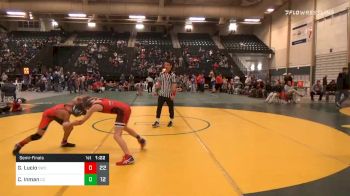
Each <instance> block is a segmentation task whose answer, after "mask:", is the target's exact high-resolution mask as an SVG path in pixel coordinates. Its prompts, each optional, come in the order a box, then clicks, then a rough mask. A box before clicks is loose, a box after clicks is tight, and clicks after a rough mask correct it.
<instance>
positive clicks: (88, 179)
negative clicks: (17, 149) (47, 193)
mask: <svg viewBox="0 0 350 196" xmlns="http://www.w3.org/2000/svg"><path fill="white" fill-rule="evenodd" d="M108 184H109V155H108V154H20V155H17V156H16V185H24V186H25V185H31V186H32V185H34V186H35V185H38V186H41V185H60V186H61V185H75V186H84V185H108Z"/></svg>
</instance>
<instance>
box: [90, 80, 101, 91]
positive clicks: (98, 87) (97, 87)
mask: <svg viewBox="0 0 350 196" xmlns="http://www.w3.org/2000/svg"><path fill="white" fill-rule="evenodd" d="M92 90H93V91H94V92H95V93H100V92H101V93H102V92H103V83H102V82H101V81H97V82H94V83H93V84H92Z"/></svg>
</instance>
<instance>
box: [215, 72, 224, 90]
mask: <svg viewBox="0 0 350 196" xmlns="http://www.w3.org/2000/svg"><path fill="white" fill-rule="evenodd" d="M222 84H223V79H222V75H221V74H219V75H218V76H217V77H216V79H215V89H216V90H217V91H219V92H221V87H222Z"/></svg>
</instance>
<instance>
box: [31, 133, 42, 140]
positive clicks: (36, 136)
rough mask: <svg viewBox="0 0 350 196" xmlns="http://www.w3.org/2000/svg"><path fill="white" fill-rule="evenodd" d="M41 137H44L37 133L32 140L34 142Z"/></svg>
mask: <svg viewBox="0 0 350 196" xmlns="http://www.w3.org/2000/svg"><path fill="white" fill-rule="evenodd" d="M41 137H42V135H40V134H37V133H36V134H33V135H31V136H30V139H32V141H34V140H39V139H40V138H41Z"/></svg>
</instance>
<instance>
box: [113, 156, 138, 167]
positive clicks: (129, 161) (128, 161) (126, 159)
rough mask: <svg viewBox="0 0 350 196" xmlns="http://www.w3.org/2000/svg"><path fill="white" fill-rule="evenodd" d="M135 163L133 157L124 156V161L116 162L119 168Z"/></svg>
mask: <svg viewBox="0 0 350 196" xmlns="http://www.w3.org/2000/svg"><path fill="white" fill-rule="evenodd" d="M134 162H135V160H134V158H133V157H132V156H131V155H127V154H126V155H124V156H123V159H122V160H121V161H119V162H116V163H115V164H116V165H118V166H123V165H131V164H133V163H134Z"/></svg>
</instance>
